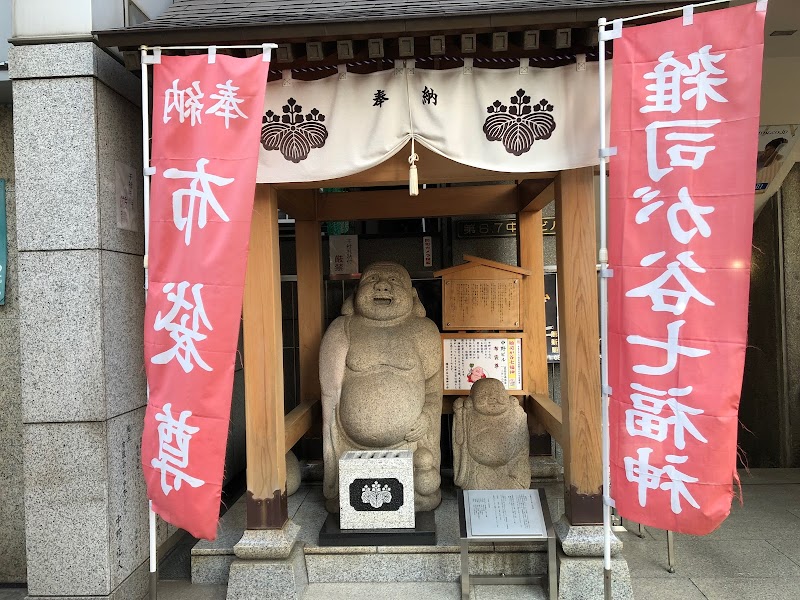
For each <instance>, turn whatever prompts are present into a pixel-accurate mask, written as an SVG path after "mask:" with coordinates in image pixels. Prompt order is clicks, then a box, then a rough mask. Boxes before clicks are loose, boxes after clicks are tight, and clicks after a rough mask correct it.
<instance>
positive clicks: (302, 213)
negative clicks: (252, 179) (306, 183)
mask: <svg viewBox="0 0 800 600" xmlns="http://www.w3.org/2000/svg"><path fill="white" fill-rule="evenodd" d="M259 185H268V184H264V183H260V184H259ZM315 197H316V196H315V192H314V190H278V208H280V209H281V210H282V211H283V212H285V213H286V214H288V215H289V216H290V217H292V218H293V219H302V220H304V221H314V220H315V219H316V205H315V204H314V200H315Z"/></svg>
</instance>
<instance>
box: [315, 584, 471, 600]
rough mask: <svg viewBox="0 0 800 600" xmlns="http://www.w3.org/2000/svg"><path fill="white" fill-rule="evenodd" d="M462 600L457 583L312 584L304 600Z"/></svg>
mask: <svg viewBox="0 0 800 600" xmlns="http://www.w3.org/2000/svg"><path fill="white" fill-rule="evenodd" d="M376 598H386V599H387V600H388V599H391V600H419V599H420V598H428V599H430V600H461V588H459V586H458V584H455V583H431V582H427V583H393V584H375V583H338V584H337V583H310V584H309V586H308V590H307V591H306V595H305V596H304V597H303V600H376Z"/></svg>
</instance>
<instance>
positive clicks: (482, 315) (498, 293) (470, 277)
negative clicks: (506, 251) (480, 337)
mask: <svg viewBox="0 0 800 600" xmlns="http://www.w3.org/2000/svg"><path fill="white" fill-rule="evenodd" d="M464 258H465V259H466V260H467V262H466V263H464V264H462V265H457V266H455V267H450V268H449V269H443V270H441V271H437V272H436V273H435V275H436V276H437V277H441V278H442V296H443V298H442V329H444V330H445V331H476V330H478V331H480V330H488V331H498V330H499V331H509V330H510V331H515V330H516V331H521V330H522V329H523V327H524V323H523V322H522V301H523V298H522V292H521V288H522V278H523V277H527V276H528V275H530V271H529V270H527V269H521V268H519V267H512V266H511V265H506V264H503V263H498V262H494V261H491V260H486V259H482V258H476V257H473V256H465V257H464Z"/></svg>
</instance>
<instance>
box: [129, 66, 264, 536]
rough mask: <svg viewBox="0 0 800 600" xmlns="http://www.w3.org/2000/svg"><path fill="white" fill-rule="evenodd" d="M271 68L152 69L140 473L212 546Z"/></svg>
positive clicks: (166, 507)
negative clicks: (144, 399) (145, 392)
mask: <svg viewBox="0 0 800 600" xmlns="http://www.w3.org/2000/svg"><path fill="white" fill-rule="evenodd" d="M268 70H269V63H268V62H265V61H264V60H263V57H262V56H254V57H252V58H246V59H240V58H234V57H231V56H222V55H219V56H205V55H203V56H186V57H176V56H163V57H162V58H161V61H160V63H159V64H156V65H154V66H153V138H152V159H151V162H150V164H151V166H152V167H154V168H155V174H153V175H152V176H151V187H150V191H151V193H150V197H151V200H150V237H149V250H148V259H149V285H148V290H147V308H146V311H145V322H144V352H145V365H146V367H145V368H146V371H147V380H148V387H149V400H148V404H147V412H146V414H145V424H144V435H143V437H142V465H143V467H144V476H145V480H146V482H147V493H148V497H149V498H150V499H151V500H152V502H153V509H154V510H155V512H156V513H158V514H159V515H160V516H161V517H162V518H164V519H165V520H166V521H168V522H169V523H172V524H173V525H176V526H178V527H181V528H183V529H185V530H187V531H189V532H190V533H191V534H192V535H194V536H195V537H199V538H206V539H214V538H215V537H216V535H217V521H218V518H219V508H220V494H221V491H222V476H223V468H224V464H225V448H226V442H227V439H228V424H229V418H230V404H231V392H232V387H233V374H234V360H235V356H236V347H237V340H238V336H239V325H240V322H241V312H242V295H243V291H244V277H245V269H246V264H247V251H248V244H249V239H250V219H251V215H252V211H253V195H254V193H255V182H256V169H257V166H258V150H259V132H260V129H261V112H262V106H263V104H264V91H265V89H266V83H267V74H268ZM276 218H277V215H276Z"/></svg>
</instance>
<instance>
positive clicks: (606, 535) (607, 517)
mask: <svg viewBox="0 0 800 600" xmlns="http://www.w3.org/2000/svg"><path fill="white" fill-rule="evenodd" d="M597 25H598V28H599V29H600V32H599V35H598V40H599V55H600V56H599V61H600V119H599V122H600V252H599V256H598V258H599V262H600V340H601V346H600V354H601V356H600V368H601V372H600V373H601V385H602V398H603V400H602V403H603V404H602V411H603V415H602V419H603V424H602V432H603V433H602V439H603V444H602V453H603V457H602V458H603V590H604V592H605V600H611V507H610V506H609V500H610V498H611V492H610V478H611V469H610V465H609V462H610V460H609V459H610V452H609V431H608V429H609V427H608V391H609V390H608V278H607V274H608V273H607V270H608V248H607V244H606V237H607V236H606V234H607V231H606V229H607V223H606V220H607V219H606V214H607V206H606V205H607V190H606V183H607V182H606V164H607V161H608V153H607V152H606V41H605V36H604V34H605V31H606V20H605V19H602V18H601V19H599V20H598V21H597Z"/></svg>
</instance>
